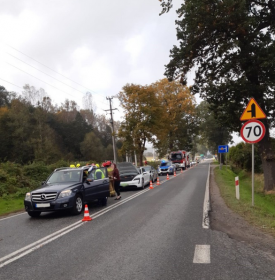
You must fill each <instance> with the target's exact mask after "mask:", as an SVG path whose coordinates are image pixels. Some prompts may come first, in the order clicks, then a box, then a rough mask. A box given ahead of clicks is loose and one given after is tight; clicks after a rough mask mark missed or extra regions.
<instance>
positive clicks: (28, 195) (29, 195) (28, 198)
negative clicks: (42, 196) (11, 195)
mask: <svg viewBox="0 0 275 280" xmlns="http://www.w3.org/2000/svg"><path fill="white" fill-rule="evenodd" d="M25 200H27V201H31V193H29V192H28V193H26V196H25Z"/></svg>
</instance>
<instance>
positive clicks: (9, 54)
mask: <svg viewBox="0 0 275 280" xmlns="http://www.w3.org/2000/svg"><path fill="white" fill-rule="evenodd" d="M5 53H6V54H8V55H10V56H12V57H14V58H15V59H18V60H19V61H21V62H23V63H25V64H27V65H29V66H30V67H32V68H34V69H35V70H37V71H39V72H41V73H43V74H45V75H47V76H49V77H51V78H53V79H54V80H56V81H58V82H60V83H62V84H63V85H65V86H68V87H70V88H72V89H74V90H77V91H79V92H81V93H83V92H82V91H80V90H78V89H76V88H74V87H72V86H70V85H68V84H65V83H63V82H62V81H60V80H58V79H56V78H55V77H53V76H51V75H49V74H47V73H45V72H43V71H41V70H40V69H38V68H36V67H34V66H32V65H30V64H29V63H27V62H25V61H23V60H21V59H19V58H18V57H16V56H13V55H12V54H10V53H7V52H5Z"/></svg>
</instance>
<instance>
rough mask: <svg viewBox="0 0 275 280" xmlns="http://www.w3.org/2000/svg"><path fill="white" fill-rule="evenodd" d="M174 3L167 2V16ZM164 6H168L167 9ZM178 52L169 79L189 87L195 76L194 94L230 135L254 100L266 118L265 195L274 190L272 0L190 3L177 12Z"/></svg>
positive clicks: (274, 17) (262, 146)
mask: <svg viewBox="0 0 275 280" xmlns="http://www.w3.org/2000/svg"><path fill="white" fill-rule="evenodd" d="M171 2H172V1H171V0H168V2H163V3H162V7H163V12H166V11H168V10H169V8H170V6H171ZM164 3H165V4H164ZM177 13H178V16H179V20H177V21H176V24H177V37H178V40H179V42H180V44H179V46H174V47H173V49H172V50H171V54H170V57H171V60H170V62H169V63H168V65H166V71H165V75H166V76H167V77H168V79H169V80H173V79H178V78H179V79H180V81H181V83H183V84H186V79H187V73H188V72H189V71H190V70H192V69H194V68H195V69H197V70H196V77H195V81H194V85H193V86H192V92H193V93H194V94H195V93H199V94H200V96H201V97H202V98H203V99H204V100H206V101H208V103H209V104H211V106H210V108H211V110H213V111H214V113H215V117H216V118H217V119H219V120H220V123H222V124H223V126H224V127H227V128H229V129H230V130H231V131H237V132H239V131H240V128H241V122H240V121H239V118H240V116H241V114H242V112H243V110H244V108H245V106H246V105H247V104H248V101H249V99H250V98H251V97H254V98H255V100H256V101H257V102H258V103H259V105H260V107H261V108H262V109H263V110H264V112H265V113H266V115H267V119H265V120H263V123H264V124H265V126H266V129H267V132H266V135H265V137H264V139H263V140H262V141H261V142H259V152H260V155H261V160H262V165H263V171H264V179H265V185H264V189H265V191H269V190H275V172H274V170H275V151H274V150H272V144H271V138H270V132H269V129H270V128H272V127H274V122H275V102H274V99H275V98H274V97H275V83H274V81H275V67H274V65H275V56H274V53H275V3H274V1H272V0H250V1H248V0H239V1H232V0H223V1H221V0H186V1H184V3H183V4H182V6H181V7H180V8H179V9H178V11H177Z"/></svg>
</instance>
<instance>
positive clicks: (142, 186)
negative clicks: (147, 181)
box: [141, 178, 144, 189]
mask: <svg viewBox="0 0 275 280" xmlns="http://www.w3.org/2000/svg"><path fill="white" fill-rule="evenodd" d="M141 188H143V189H144V178H142V182H141Z"/></svg>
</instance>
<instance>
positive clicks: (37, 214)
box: [28, 211, 41, 218]
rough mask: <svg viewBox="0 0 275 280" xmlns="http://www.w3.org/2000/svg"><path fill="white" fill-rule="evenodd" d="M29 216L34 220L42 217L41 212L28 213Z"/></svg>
mask: <svg viewBox="0 0 275 280" xmlns="http://www.w3.org/2000/svg"><path fill="white" fill-rule="evenodd" d="M28 214H29V216H31V217H32V218H37V217H39V216H40V214H41V212H40V211H28Z"/></svg>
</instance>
